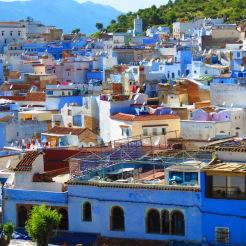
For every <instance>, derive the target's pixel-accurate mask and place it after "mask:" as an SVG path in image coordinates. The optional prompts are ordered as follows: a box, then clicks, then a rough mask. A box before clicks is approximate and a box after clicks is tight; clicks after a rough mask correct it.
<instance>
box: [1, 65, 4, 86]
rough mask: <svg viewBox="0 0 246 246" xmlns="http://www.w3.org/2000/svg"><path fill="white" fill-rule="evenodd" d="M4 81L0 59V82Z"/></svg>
mask: <svg viewBox="0 0 246 246" xmlns="http://www.w3.org/2000/svg"><path fill="white" fill-rule="evenodd" d="M3 82H4V76H3V63H2V61H1V60H0V84H2V83H3Z"/></svg>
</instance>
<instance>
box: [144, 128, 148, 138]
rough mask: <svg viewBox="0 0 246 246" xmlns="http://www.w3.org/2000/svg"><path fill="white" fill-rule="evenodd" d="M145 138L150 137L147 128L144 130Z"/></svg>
mask: <svg viewBox="0 0 246 246" xmlns="http://www.w3.org/2000/svg"><path fill="white" fill-rule="evenodd" d="M143 136H148V129H147V128H144V129H143Z"/></svg>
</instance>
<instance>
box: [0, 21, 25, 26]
mask: <svg viewBox="0 0 246 246" xmlns="http://www.w3.org/2000/svg"><path fill="white" fill-rule="evenodd" d="M16 24H20V23H19V22H15V21H6V22H5V21H1V22H0V25H16Z"/></svg>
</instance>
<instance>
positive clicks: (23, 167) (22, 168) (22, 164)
mask: <svg viewBox="0 0 246 246" xmlns="http://www.w3.org/2000/svg"><path fill="white" fill-rule="evenodd" d="M40 154H41V153H40V152H38V151H29V152H27V153H26V154H25V155H24V156H23V157H22V159H21V160H20V161H19V163H18V164H17V166H16V168H15V169H14V171H15V172H29V171H31V170H32V164H33V162H34V161H35V160H36V159H37V157H38V156H39V155H40Z"/></svg>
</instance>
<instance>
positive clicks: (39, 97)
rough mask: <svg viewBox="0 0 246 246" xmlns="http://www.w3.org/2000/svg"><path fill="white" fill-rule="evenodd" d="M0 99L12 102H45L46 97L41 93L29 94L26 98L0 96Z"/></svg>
mask: <svg viewBox="0 0 246 246" xmlns="http://www.w3.org/2000/svg"><path fill="white" fill-rule="evenodd" d="M0 98H1V99H8V100H12V101H31V102H45V98H46V95H45V93H43V92H30V93H27V95H26V96H1V97H0Z"/></svg>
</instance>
